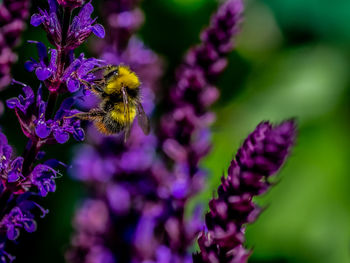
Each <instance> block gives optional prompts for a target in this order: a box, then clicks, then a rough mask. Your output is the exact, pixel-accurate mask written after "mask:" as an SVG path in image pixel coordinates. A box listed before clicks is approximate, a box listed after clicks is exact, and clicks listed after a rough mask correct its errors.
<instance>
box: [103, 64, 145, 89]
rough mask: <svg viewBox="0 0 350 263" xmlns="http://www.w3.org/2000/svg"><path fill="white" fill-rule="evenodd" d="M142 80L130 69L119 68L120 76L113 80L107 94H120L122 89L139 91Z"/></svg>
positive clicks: (108, 85) (108, 86)
mask: <svg viewBox="0 0 350 263" xmlns="http://www.w3.org/2000/svg"><path fill="white" fill-rule="evenodd" d="M140 84H141V83H140V79H139V77H138V76H137V75H136V73H135V72H133V71H132V70H131V69H130V68H129V67H127V66H124V65H121V66H118V75H117V76H116V77H115V78H114V79H113V80H111V81H110V82H109V83H108V84H107V87H106V89H105V92H106V93H107V94H112V93H114V92H120V91H121V88H122V87H128V88H129V89H137V88H139V87H140Z"/></svg>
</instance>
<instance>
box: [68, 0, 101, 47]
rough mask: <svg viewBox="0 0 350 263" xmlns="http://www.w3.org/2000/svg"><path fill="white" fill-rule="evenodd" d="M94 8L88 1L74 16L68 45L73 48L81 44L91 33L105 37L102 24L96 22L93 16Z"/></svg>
mask: <svg viewBox="0 0 350 263" xmlns="http://www.w3.org/2000/svg"><path fill="white" fill-rule="evenodd" d="M93 10H94V8H93V6H92V4H91V3H87V4H86V5H84V6H83V8H82V9H81V10H80V12H79V14H78V15H77V16H76V17H74V18H73V22H72V24H71V25H70V27H69V30H68V36H67V46H69V47H70V48H71V49H74V48H77V47H78V46H80V45H81V44H82V43H83V42H84V41H85V40H86V39H87V38H88V37H89V36H90V34H91V33H93V34H94V35H96V36H97V37H99V38H104V36H105V31H104V28H103V26H102V25H100V24H95V21H96V19H92V18H91V14H92V12H93Z"/></svg>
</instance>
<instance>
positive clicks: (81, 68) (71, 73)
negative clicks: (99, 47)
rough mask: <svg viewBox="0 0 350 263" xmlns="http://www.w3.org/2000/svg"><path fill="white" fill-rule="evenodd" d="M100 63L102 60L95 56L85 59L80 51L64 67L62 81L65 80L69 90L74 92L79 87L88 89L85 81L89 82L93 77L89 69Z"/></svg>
mask: <svg viewBox="0 0 350 263" xmlns="http://www.w3.org/2000/svg"><path fill="white" fill-rule="evenodd" d="M102 65H103V61H101V60H98V59H95V58H88V59H86V58H85V57H84V54H83V53H82V54H80V56H79V57H78V58H76V59H74V61H73V62H72V64H70V65H69V67H67V68H66V70H65V72H64V73H63V76H62V81H64V82H66V85H67V89H68V91H69V92H76V91H78V90H79V89H80V88H81V87H84V88H85V89H89V88H90V87H88V86H86V83H89V82H90V81H92V80H93V79H94V78H95V76H94V75H93V74H92V73H89V71H90V70H91V69H93V68H94V67H96V66H102Z"/></svg>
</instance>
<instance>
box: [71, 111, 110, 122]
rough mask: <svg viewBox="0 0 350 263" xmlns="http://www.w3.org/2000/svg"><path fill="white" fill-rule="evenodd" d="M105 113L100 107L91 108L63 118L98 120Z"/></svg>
mask: <svg viewBox="0 0 350 263" xmlns="http://www.w3.org/2000/svg"><path fill="white" fill-rule="evenodd" d="M104 115H106V113H105V112H104V111H103V110H101V109H92V110H90V111H89V112H80V113H76V114H74V115H72V116H68V117H65V118H78V119H81V120H89V121H94V120H100V119H101V118H102V117H103V116H104Z"/></svg>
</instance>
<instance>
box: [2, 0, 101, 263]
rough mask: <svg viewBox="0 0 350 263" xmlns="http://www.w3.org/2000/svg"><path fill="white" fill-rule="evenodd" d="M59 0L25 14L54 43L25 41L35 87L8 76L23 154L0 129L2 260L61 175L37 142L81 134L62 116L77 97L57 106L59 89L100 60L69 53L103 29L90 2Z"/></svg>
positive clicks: (31, 227)
mask: <svg viewBox="0 0 350 263" xmlns="http://www.w3.org/2000/svg"><path fill="white" fill-rule="evenodd" d="M24 2H25V1H24ZM61 2H62V1H58V2H56V0H49V1H48V3H49V9H48V10H45V9H39V12H38V13H36V14H34V15H33V16H32V17H31V21H30V23H31V25H33V26H36V27H37V26H40V25H42V26H43V28H44V30H45V31H46V33H47V36H48V39H49V40H50V42H51V44H52V45H53V46H54V48H50V49H49V50H47V48H46V47H45V45H44V44H43V43H41V42H37V41H29V42H30V43H31V44H34V45H36V47H37V51H38V59H31V60H30V61H28V62H27V63H26V64H25V67H26V69H27V70H29V71H34V72H35V74H36V76H37V78H38V80H39V81H40V82H41V83H40V85H38V89H37V90H36V92H35V91H34V90H33V89H32V88H31V87H30V86H28V85H26V84H24V83H21V82H19V81H16V80H13V81H12V83H13V85H14V86H20V87H22V91H23V93H22V94H20V95H19V96H18V97H15V98H11V99H8V100H7V101H6V103H7V106H8V107H9V108H10V109H13V110H14V112H15V114H16V116H17V119H18V121H19V124H20V127H21V129H22V132H23V134H24V135H25V136H26V137H27V138H28V143H27V146H26V148H25V149H24V152H23V154H22V155H21V156H16V155H15V154H14V150H13V148H12V147H11V146H10V145H9V143H8V141H7V138H6V136H5V135H4V134H3V133H0V156H1V160H0V178H1V185H0V229H1V233H0V262H2V263H7V262H12V261H13V259H14V257H13V256H11V255H10V254H9V253H8V252H7V251H6V247H5V246H6V244H7V242H8V241H14V240H17V239H18V237H19V235H20V233H21V232H22V231H23V230H25V231H27V232H33V231H35V230H36V227H37V224H36V217H37V215H38V213H41V217H43V216H45V214H47V213H48V210H46V209H44V208H42V207H41V206H40V205H39V204H38V202H37V200H38V199H39V198H40V197H46V196H47V194H48V193H49V192H54V191H55V189H56V184H55V180H56V179H57V178H58V177H60V176H61V173H60V170H59V169H64V167H65V165H64V164H63V163H61V162H60V161H58V160H56V159H47V158H46V157H45V152H44V151H43V150H42V148H43V147H44V146H46V145H51V144H56V143H59V144H63V143H65V142H67V141H68V139H69V137H70V136H73V137H74V138H75V139H76V140H78V141H82V140H83V139H84V136H85V134H84V131H83V129H82V128H81V127H80V121H79V120H76V119H74V118H66V117H69V116H71V115H72V114H74V113H76V112H77V110H75V109H72V107H73V106H74V103H75V100H76V99H77V98H76V97H74V96H73V95H69V96H68V98H66V99H64V100H63V101H62V103H61V104H60V105H59V106H58V107H56V102H57V101H58V99H59V96H61V95H62V94H64V93H68V91H69V92H74V91H76V90H78V89H79V88H84V87H83V85H84V83H85V82H84V81H89V80H91V76H90V75H89V74H88V71H89V70H90V69H92V68H93V67H95V66H96V65H100V64H101V61H99V60H97V59H94V58H88V59H87V58H85V57H84V56H83V54H82V55H80V56H79V57H75V56H74V49H75V48H76V47H77V46H78V44H79V45H80V44H82V43H83V42H84V41H85V40H86V39H87V38H88V37H89V36H90V35H91V34H92V33H94V34H95V35H97V36H98V37H103V36H104V30H103V27H102V26H101V25H99V24H96V23H95V19H92V18H91V14H92V12H93V7H92V5H91V4H90V3H87V4H85V5H84V6H82V3H81V1H80V3H79V5H75V6H72V5H68V6H64V5H59V4H58V3H61ZM70 2H71V3H73V2H74V3H77V1H70ZM78 2H79V1H78ZM16 3H17V1H13V2H11V4H13V5H16ZM11 4H10V6H12V5H11ZM12 7H13V6H12ZM77 7H81V8H80V11H79V12H78V14H77V15H76V16H75V17H74V18H73V19H72V22H70V21H71V16H72V11H73V9H74V8H77ZM82 80H84V81H82ZM12 88H15V87H12ZM66 97H67V96H66ZM60 167H61V168H60Z"/></svg>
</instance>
